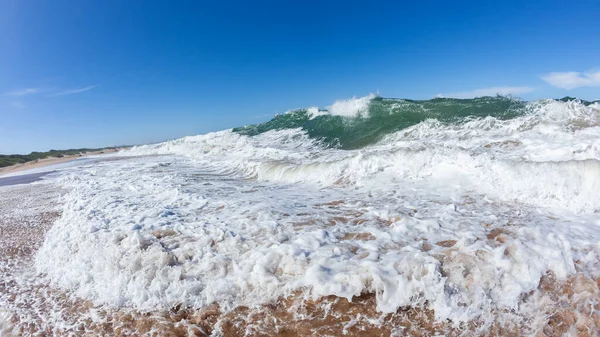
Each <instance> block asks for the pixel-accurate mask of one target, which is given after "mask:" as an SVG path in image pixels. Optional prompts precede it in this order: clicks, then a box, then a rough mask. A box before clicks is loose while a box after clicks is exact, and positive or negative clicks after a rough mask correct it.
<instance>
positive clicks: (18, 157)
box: [0, 147, 115, 167]
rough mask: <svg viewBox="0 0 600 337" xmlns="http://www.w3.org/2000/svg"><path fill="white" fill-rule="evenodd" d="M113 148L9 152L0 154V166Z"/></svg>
mask: <svg viewBox="0 0 600 337" xmlns="http://www.w3.org/2000/svg"><path fill="white" fill-rule="evenodd" d="M109 149H115V147H105V148H100V149H69V150H50V151H47V152H31V153H30V154H10V155H0V167H6V166H11V165H15V164H23V163H26V162H30V161H34V160H38V159H44V158H49V157H55V158H62V157H64V156H69V155H77V154H81V153H85V152H94V151H102V150H109Z"/></svg>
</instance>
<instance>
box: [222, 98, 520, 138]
mask: <svg viewBox="0 0 600 337" xmlns="http://www.w3.org/2000/svg"><path fill="white" fill-rule="evenodd" d="M524 113H525V102H524V101H521V100H516V99H512V98H508V97H502V96H497V97H481V98H474V99H453V98H435V99H431V100H408V99H390V98H383V97H374V98H372V99H371V100H370V101H369V104H368V108H367V109H366V111H364V112H359V113H357V114H356V115H355V116H352V117H346V116H339V115H332V114H323V115H320V116H316V117H314V116H312V115H311V114H310V112H309V110H308V109H298V110H293V111H290V112H288V113H285V114H283V115H278V116H275V117H274V118H273V119H271V120H270V121H268V122H265V123H261V124H256V125H250V126H245V127H241V128H235V129H233V131H234V132H238V133H240V134H244V135H248V136H254V135H257V134H260V133H263V132H267V131H270V130H281V129H292V128H302V129H303V130H304V131H305V132H306V133H307V134H308V135H309V136H310V137H311V138H314V139H318V140H320V141H322V142H323V143H324V144H325V145H328V146H332V147H338V148H341V149H356V148H361V147H364V146H367V145H369V144H373V143H375V142H377V141H379V140H380V139H381V138H382V137H383V136H385V135H387V134H389V133H392V132H395V131H399V130H402V129H404V128H407V127H409V126H412V125H415V124H418V123H420V122H422V121H424V120H426V119H436V120H438V121H439V122H442V123H461V122H463V121H465V120H468V119H470V118H478V117H486V116H493V117H495V118H499V119H509V118H514V117H516V116H519V115H522V114H524Z"/></svg>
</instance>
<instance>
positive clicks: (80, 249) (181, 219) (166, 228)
mask: <svg viewBox="0 0 600 337" xmlns="http://www.w3.org/2000/svg"><path fill="white" fill-rule="evenodd" d="M240 124H241V123H240ZM110 158H111V160H99V161H93V162H86V163H85V164H82V165H81V166H78V167H69V168H68V169H64V170H58V171H57V172H54V173H53V175H52V178H50V179H45V180H44V181H42V182H37V183H35V184H37V185H39V186H46V187H45V188H47V186H52V188H54V189H60V190H61V191H65V192H64V193H63V194H62V195H61V196H60V198H59V199H58V206H57V207H58V210H59V213H60V214H59V215H57V216H56V219H55V221H54V222H53V224H52V226H51V228H49V229H48V231H47V233H46V235H45V237H44V238H43V242H40V247H39V250H37V251H36V252H35V254H34V255H33V257H32V262H31V268H32V270H33V271H35V275H37V276H36V277H37V278H39V280H40V281H39V282H40V284H44V287H48V289H54V290H55V291H59V292H62V293H64V294H66V295H65V296H67V297H70V298H72V299H73V301H75V300H74V299H77V300H83V301H87V302H89V305H88V306H86V308H92V309H85V310H89V312H88V314H85V315H83V314H82V315H83V316H85V319H83V318H82V320H81V321H80V322H79V323H77V324H79V325H77V324H71V325H67V324H62V325H60V324H58V323H57V322H59V321H60V320H64V318H56V317H58V316H60V315H54V316H53V314H52V310H53V309H47V310H46V312H47V313H46V314H47V315H48V317H55V321H52V319H49V320H47V321H46V323H39V324H40V326H42V325H43V324H46V325H48V324H51V325H52V324H53V326H62V328H56V329H58V330H56V331H58V332H61V331H62V332H64V331H69V329H74V328H73V327H74V326H79V327H81V325H82V324H83V326H84V329H86V324H87V325H88V326H92V325H94V324H95V325H97V326H100V325H99V324H100V323H102V322H106V321H107V320H108V321H110V319H113V320H115V318H114V317H115V315H114V313H115V312H121V313H122V312H137V313H140V315H146V316H143V317H147V315H151V314H152V313H161V314H160V315H162V316H161V317H162V318H161V319H163V320H167V321H168V320H169V319H168V318H165V317H171V321H173V319H172V317H173V315H177V314H178V312H183V311H185V312H186V314H185V315H183V316H182V317H184V318H180V319H179V320H175V321H174V322H175V323H172V325H168V324H167V323H165V324H167V326H170V327H171V328H173V327H174V326H175V325H176V323H177V322H179V323H177V324H180V325H183V326H185V327H186V328H185V329H187V330H185V331H188V332H189V333H190V334H191V335H194V334H196V335H203V334H204V335H215V336H219V335H228V334H229V335H238V334H240V335H243V334H246V335H261V334H262V335H276V334H280V335H285V334H284V332H286V331H287V332H288V333H289V332H290V331H292V332H293V331H295V332H296V335H321V336H329V335H343V334H346V335H368V332H369V331H371V332H373V331H375V332H377V333H380V334H383V335H398V336H401V335H411V334H412V333H411V331H412V332H415V331H421V333H423V334H424V335H485V334H486V333H487V334H488V335H494V334H495V335H507V334H513V335H538V336H541V334H542V333H544V334H545V335H546V336H551V335H561V334H562V333H567V334H571V335H582V333H584V332H586V333H588V335H590V336H593V335H595V334H597V333H598V329H599V328H600V313H599V312H598V310H597V309H596V308H597V307H599V304H600V303H599V301H600V291H599V290H598V284H600V193H599V191H600V103H598V102H585V101H581V100H575V99H564V100H552V99H547V100H539V101H532V102H527V101H523V100H519V99H515V98H511V97H502V96H498V97H482V98H475V99H449V98H435V99H431V100H407V99H388V98H382V97H380V96H377V95H370V96H366V97H361V98H353V99H348V100H340V101H337V102H335V103H333V104H332V105H331V106H329V107H327V108H326V109H323V108H318V107H309V108H305V109H297V110H291V111H288V112H286V113H284V114H280V115H276V116H274V117H273V118H272V119H271V120H269V121H267V122H265V123H261V124H257V125H249V126H243V127H239V128H234V129H230V130H224V131H219V132H213V133H208V134H204V135H198V136H189V137H184V138H181V139H176V140H170V141H167V142H163V143H159V144H152V145H144V146H136V147H134V148H132V149H130V150H127V151H123V152H121V153H119V154H117V155H111V156H110ZM35 184H34V185H32V186H35ZM4 188H7V187H4ZM11 188H14V187H11ZM0 191H1V190H0ZM1 299H2V297H1V296H0V300H1ZM5 302H6V301H5ZM0 303H1V301H0ZM6 303H9V302H6ZM340 303H343V304H344V305H343V306H342V305H341V304H340ZM6 305H10V303H9V304H6ZM207 308H209V309H210V310H212V311H213V313H212V314H211V315H208V316H203V317H205V319H206V317H209V316H210V317H211V318H210V319H211V320H212V321H210V322H211V323H210V324H208V325H204V326H203V325H202V324H200V323H198V322H199V320H200V318H198V319H196V320H194V319H195V318H192V316H191V315H192V314H191V313H193V312H205V311H206V310H207ZM307 308H308V309H307ZM309 309H310V310H309ZM61 310H62V309H61ZM85 310H84V311H85ZM92 311H93V313H92ZM61 312H62V311H61ZM99 312H102V313H101V314H99ZM148 313H150V314H148ZM73 315H75V314H73ZM160 315H159V316H160ZM181 315H182V314H180V316H181ZM186 315H187V316H186ZM83 316H82V317H83ZM2 317H3V316H1V315H0V324H2V323H1V322H2ZM21 317H25V316H21ZM110 317H112V318H110ZM32 319H33V318H32ZM86 320H87V321H86ZM116 320H118V319H116ZM25 321H26V319H23V320H18V319H15V318H14V317H13V318H10V317H9V316H7V315H5V318H4V322H5V324H9V322H12V323H10V324H12V325H11V327H12V328H15V326H16V327H17V328H15V329H18V327H19V324H25V323H23V322H25ZM48 322H49V323H48ZM82 322H88V323H85V324H84V323H82ZM92 322H93V324H92ZM194 322H196V323H194ZM228 322H229V323H228ZM232 322H234V323H235V324H234V323H232ZM307 322H308V323H307ZM310 322H313V323H310ZM315 322H320V323H319V324H316V323H315ZM327 322H328V323H327ZM407 322H408V323H407ZM409 323H410V324H409ZM169 324H171V323H169ZM228 324H229V325H228ZM307 324H308V325H307ZM311 324H314V326H315V327H314V328H313V327H312V325H311ZM407 324H408V325H407ZM411 324H412V325H411ZM194 326H196V328H197V329H196V330H194ZM60 329H63V330H64V331H63V330H60ZM131 329H132V330H128V331H130V333H132V334H135V333H134V332H135V331H138V333H140V334H142V332H144V331H145V332H144V333H147V334H150V335H152V334H154V335H161V334H162V333H160V331H162V330H160V329H159V330H152V329H150V328H148V329H147V330H135V328H131ZM140 329H141V328H140ZM303 329H304V330H303ZM411 329H413V330H411ZM1 330H2V329H0V331H1ZM59 330H60V331H59ZM7 331H8V330H7ZM22 331H24V330H22ZM53 331H54V330H53ZM132 331H133V332H132ZM140 331H141V332H140ZM165 331H166V330H165ZM190 331H192V332H190ZM194 331H195V332H194ZM303 331H304V332H303ZM62 332H61V333H62ZM302 332H303V333H304V334H303V333H302ZM163 333H164V331H163ZM0 334H1V332H0ZM65 334H66V333H65ZM288 335H293V334H288ZM374 335H377V334H374Z"/></svg>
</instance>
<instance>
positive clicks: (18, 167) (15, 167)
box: [0, 148, 123, 176]
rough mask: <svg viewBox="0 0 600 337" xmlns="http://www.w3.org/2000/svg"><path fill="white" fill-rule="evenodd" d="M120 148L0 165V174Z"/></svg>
mask: <svg viewBox="0 0 600 337" xmlns="http://www.w3.org/2000/svg"><path fill="white" fill-rule="evenodd" d="M120 150H123V149H122V148H115V149H105V150H101V151H92V152H82V153H80V154H74V155H67V156H64V157H60V158H57V157H48V158H44V159H38V160H34V161H30V162H26V163H23V164H16V165H11V166H7V167H0V176H3V175H5V174H9V173H15V172H20V171H25V170H31V169H36V168H40V167H44V166H49V165H55V164H61V163H66V162H69V161H71V160H75V159H78V158H83V157H87V156H94V155H99V154H106V153H115V152H119V151H120Z"/></svg>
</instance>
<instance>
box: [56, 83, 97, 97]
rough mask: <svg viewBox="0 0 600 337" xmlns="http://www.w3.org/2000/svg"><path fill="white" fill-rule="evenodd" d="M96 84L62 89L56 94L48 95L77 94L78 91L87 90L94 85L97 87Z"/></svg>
mask: <svg viewBox="0 0 600 337" xmlns="http://www.w3.org/2000/svg"><path fill="white" fill-rule="evenodd" d="M97 86H98V85H90V86H88V87H85V88H79V89H68V90H64V91H61V92H58V93H56V94H53V95H50V97H54V96H64V95H72V94H77V93H80V92H84V91H88V90H92V89H94V88H95V87H97Z"/></svg>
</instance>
